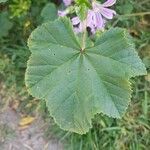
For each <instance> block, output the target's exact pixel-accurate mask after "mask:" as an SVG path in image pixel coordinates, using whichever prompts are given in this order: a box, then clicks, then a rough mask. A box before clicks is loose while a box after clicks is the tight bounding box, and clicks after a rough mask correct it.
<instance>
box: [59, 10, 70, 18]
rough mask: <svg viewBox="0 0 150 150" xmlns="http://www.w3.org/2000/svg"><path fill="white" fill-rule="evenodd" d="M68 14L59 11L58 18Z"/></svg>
mask: <svg viewBox="0 0 150 150" xmlns="http://www.w3.org/2000/svg"><path fill="white" fill-rule="evenodd" d="M67 14H68V12H67V11H65V10H64V11H61V10H58V16H60V17H64V16H66V15H67Z"/></svg>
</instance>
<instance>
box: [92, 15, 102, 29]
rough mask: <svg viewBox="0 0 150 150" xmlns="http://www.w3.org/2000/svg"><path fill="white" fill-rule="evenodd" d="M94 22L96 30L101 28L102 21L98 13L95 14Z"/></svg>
mask: <svg viewBox="0 0 150 150" xmlns="http://www.w3.org/2000/svg"><path fill="white" fill-rule="evenodd" d="M94 22H95V27H96V28H98V29H101V28H103V26H104V21H103V18H102V15H101V14H100V13H99V12H97V13H95V18H94Z"/></svg>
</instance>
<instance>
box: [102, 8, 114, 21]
mask: <svg viewBox="0 0 150 150" xmlns="http://www.w3.org/2000/svg"><path fill="white" fill-rule="evenodd" d="M100 13H101V14H102V15H103V16H104V17H105V18H107V19H112V18H113V16H114V15H116V12H115V11H114V10H112V9H109V8H104V7H101V11H100Z"/></svg>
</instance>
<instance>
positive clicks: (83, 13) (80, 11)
mask: <svg viewBox="0 0 150 150" xmlns="http://www.w3.org/2000/svg"><path fill="white" fill-rule="evenodd" d="M75 10H76V14H77V16H78V17H79V18H80V20H81V21H83V20H85V19H86V17H87V12H88V8H87V6H86V5H85V4H82V5H80V6H79V7H76V8H75Z"/></svg>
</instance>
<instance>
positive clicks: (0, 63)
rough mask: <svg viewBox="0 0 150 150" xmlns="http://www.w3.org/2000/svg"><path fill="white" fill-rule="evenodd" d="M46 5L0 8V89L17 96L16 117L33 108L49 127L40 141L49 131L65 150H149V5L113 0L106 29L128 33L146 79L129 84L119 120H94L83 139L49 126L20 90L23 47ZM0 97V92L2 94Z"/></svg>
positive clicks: (14, 0) (17, 1) (16, 2)
mask: <svg viewBox="0 0 150 150" xmlns="http://www.w3.org/2000/svg"><path fill="white" fill-rule="evenodd" d="M47 2H48V0H43V1H36V0H27V1H21V0H10V1H8V2H6V3H1V4H0V14H2V13H4V12H5V21H4V19H3V20H2V19H1V18H2V17H0V25H1V26H5V30H6V31H5V34H4V33H3V35H1V36H0V83H1V84H3V85H4V86H5V87H6V88H5V90H6V89H7V90H8V91H9V95H5V99H7V97H8V96H10V95H11V93H13V94H14V93H16V95H17V97H18V96H19V98H18V101H19V107H18V111H19V112H22V113H24V114H31V113H33V112H35V111H37V109H38V111H40V112H41V113H42V116H43V118H44V119H45V121H46V122H50V126H49V127H48V128H47V129H46V131H45V136H47V137H48V138H51V133H52V132H53V134H54V136H56V137H58V139H60V140H61V141H62V142H63V143H64V145H65V146H66V149H69V150H149V149H150V12H149V11H150V1H149V0H143V1H141V0H118V1H117V4H116V6H115V10H116V11H117V13H118V15H117V16H116V17H115V19H114V20H113V21H112V22H110V23H109V24H108V28H109V27H111V26H112V25H113V26H114V27H115V26H120V27H124V28H126V29H127V30H128V31H129V32H130V34H131V35H132V36H133V38H134V41H135V43H136V48H137V51H138V53H139V55H140V57H141V58H142V60H143V62H144V63H145V65H146V67H147V70H148V75H147V76H143V77H136V78H134V79H131V82H132V85H133V94H132V101H131V104H130V106H129V108H128V110H127V113H126V114H125V116H124V117H123V119H121V120H116V119H112V118H109V117H107V116H104V115H97V116H95V119H93V128H92V129H91V130H90V131H89V133H87V134H86V135H83V136H81V135H77V134H74V133H69V132H64V131H62V130H61V129H59V128H58V127H57V126H56V125H55V124H52V123H51V122H52V119H49V115H48V112H47V109H46V107H45V104H44V103H39V102H38V101H37V100H35V99H33V98H32V97H30V96H29V95H28V94H27V92H26V89H25V85H24V72H25V69H26V63H27V60H28V57H29V55H30V52H29V50H28V48H27V46H26V42H27V39H28V37H29V35H30V33H31V32H32V31H33V29H34V28H36V27H37V26H38V25H39V24H41V22H42V18H41V17H40V13H41V10H42V9H43V8H44V6H45V5H46V3H47ZM53 2H56V3H57V4H58V1H55V0H53ZM20 6H24V7H20ZM10 24H11V25H10ZM3 31H4V30H3ZM1 33H2V32H1ZM2 92H3V90H1V94H2ZM30 103H31V105H30V107H29V104H30ZM39 104H40V105H39ZM39 106H40V109H39ZM51 130H52V131H51Z"/></svg>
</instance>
